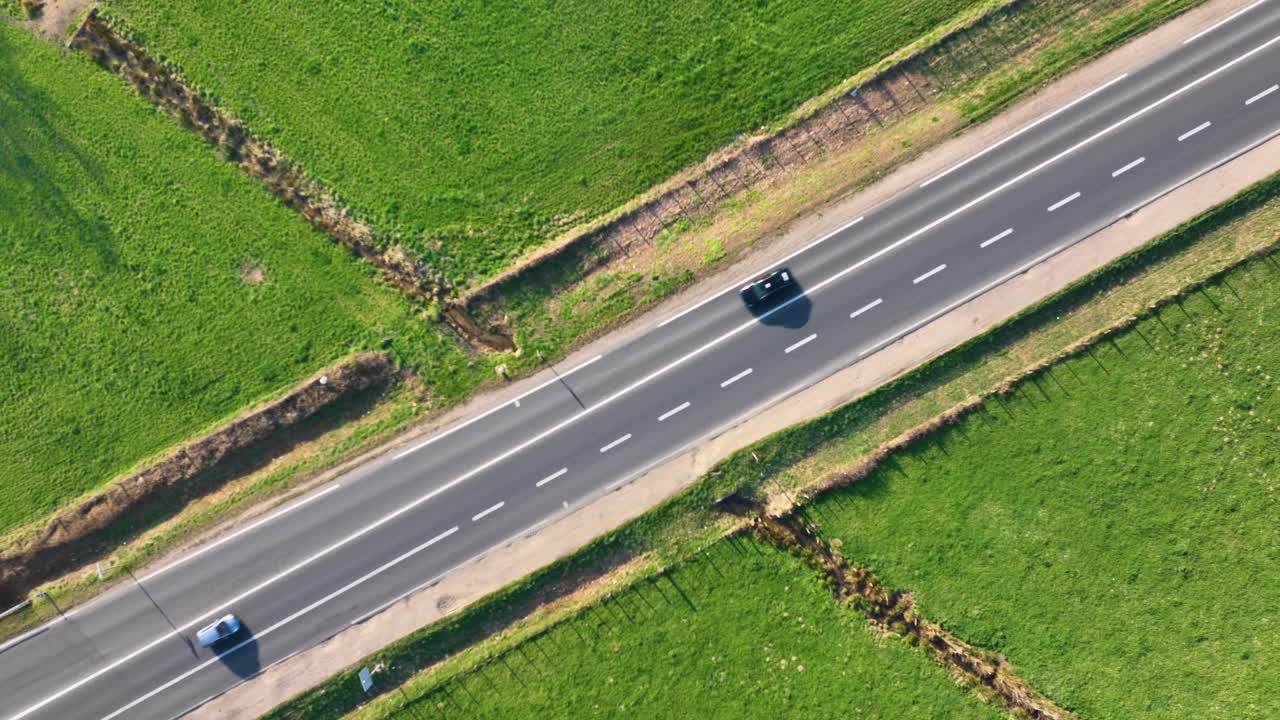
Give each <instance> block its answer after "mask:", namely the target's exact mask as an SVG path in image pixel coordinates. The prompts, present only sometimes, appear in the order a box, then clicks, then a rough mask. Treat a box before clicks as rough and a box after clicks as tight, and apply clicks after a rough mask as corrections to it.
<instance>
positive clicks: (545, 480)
mask: <svg viewBox="0 0 1280 720" xmlns="http://www.w3.org/2000/svg"><path fill="white" fill-rule="evenodd" d="M567 472H569V468H560V469H559V470H557V471H555V472H553V473H551V474H550V475H548V476H546V477H544V478H542V479H541V480H539V481H538V482H536V483H534V487H542V486H543V485H546V484H547V483H549V482H551V481H552V480H555V479H556V478H558V477H560V476H561V475H563V474H565V473H567Z"/></svg>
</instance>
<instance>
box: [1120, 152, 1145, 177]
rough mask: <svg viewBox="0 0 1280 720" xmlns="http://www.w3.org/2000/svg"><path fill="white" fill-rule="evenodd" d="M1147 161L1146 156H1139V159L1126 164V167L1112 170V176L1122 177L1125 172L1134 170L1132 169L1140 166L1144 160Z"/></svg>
mask: <svg viewBox="0 0 1280 720" xmlns="http://www.w3.org/2000/svg"><path fill="white" fill-rule="evenodd" d="M1146 161H1147V159H1146V158H1145V157H1140V158H1138V159H1137V160H1134V161H1133V162H1131V163H1129V164H1128V165H1125V166H1124V167H1122V168H1120V169H1118V170H1116V171H1114V172H1112V173H1111V177H1113V178H1118V177H1120V176H1121V175H1123V174H1125V173H1127V172H1129V171H1130V170H1132V169H1134V168H1136V167H1138V166H1139V165H1141V164H1142V163H1144V162H1146Z"/></svg>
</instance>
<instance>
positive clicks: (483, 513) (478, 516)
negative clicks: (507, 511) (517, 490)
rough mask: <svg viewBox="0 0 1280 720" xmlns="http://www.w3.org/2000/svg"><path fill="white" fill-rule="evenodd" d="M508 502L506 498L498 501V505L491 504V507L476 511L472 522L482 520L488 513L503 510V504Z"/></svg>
mask: <svg viewBox="0 0 1280 720" xmlns="http://www.w3.org/2000/svg"><path fill="white" fill-rule="evenodd" d="M506 504H507V503H506V501H505V500H504V501H502V502H500V503H498V504H497V505H493V506H491V507H487V508H485V509H484V510H481V511H480V512H478V513H476V514H475V515H472V516H471V522H479V521H480V520H481V519H483V518H484V517H485V516H486V515H492V514H493V513H496V512H498V511H499V510H501V509H502V506H503V505H506Z"/></svg>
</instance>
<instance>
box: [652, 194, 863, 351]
mask: <svg viewBox="0 0 1280 720" xmlns="http://www.w3.org/2000/svg"><path fill="white" fill-rule="evenodd" d="M864 219H866V216H865V215H859V216H858V217H856V218H854V219H853V220H851V221H850V222H847V223H845V224H844V225H841V226H840V227H838V228H836V229H835V230H832V231H831V232H829V233H827V234H826V235H823V236H822V237H820V238H818V239H817V240H814V241H813V242H811V243H809V244H808V245H805V246H804V247H802V248H800V249H799V250H797V251H795V252H793V253H791V254H790V255H787V256H786V257H784V258H782V259H780V260H776V261H774V263H773V264H772V265H770V267H777V266H778V265H781V264H782V263H784V262H786V261H788V260H790V259H791V258H793V257H795V256H797V255H799V254H801V253H803V252H806V251H808V250H811V249H813V248H815V247H817V246H818V245H820V244H822V243H824V242H826V241H827V240H830V239H831V238H833V237H835V236H836V235H839V234H840V233H842V232H844V231H845V230H848V229H849V228H851V227H853V226H854V225H857V224H858V223H860V222H862V221H863V220H864ZM763 273H764V270H759V271H757V272H754V273H752V274H751V275H750V276H749V277H745V278H743V279H741V280H739V281H738V282H736V283H734V284H732V285H730V286H729V287H727V288H724V289H722V290H720V291H719V292H717V293H715V294H714V295H710V296H708V297H705V298H703V299H702V300H699V301H698V302H696V303H694V304H693V305H690V306H689V307H687V308H685V309H683V310H681V311H680V312H678V313H676V314H675V315H672V316H671V317H669V318H667V319H666V320H663V321H662V322H660V323H658V327H663V326H665V325H667V324H668V323H673V322H675V321H676V320H679V319H680V318H682V317H684V316H685V315H688V314H689V313H691V312H693V311H694V310H697V309H698V308H700V307H702V306H703V305H706V304H707V303H709V302H711V301H712V300H715V299H716V298H718V297H720V296H721V295H723V294H725V293H727V292H729V291H730V290H737V289H738V288H740V287H742V286H743V285H746V284H747V283H749V282H751V281H752V280H754V279H756V278H757V277H759V276H760V275H761V274H763Z"/></svg>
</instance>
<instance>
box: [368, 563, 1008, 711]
mask: <svg viewBox="0 0 1280 720" xmlns="http://www.w3.org/2000/svg"><path fill="white" fill-rule="evenodd" d="M446 672H447V670H446ZM422 682H423V684H422V686H419V687H415V686H413V685H411V686H410V687H409V688H408V689H407V693H408V697H410V698H414V697H417V698H419V699H418V700H416V701H413V702H411V703H410V705H409V706H408V707H407V708H404V707H403V705H402V703H403V697H404V696H400V695H390V696H388V697H387V701H384V702H382V703H378V704H376V705H375V706H373V707H372V708H371V709H370V711H367V712H366V713H363V714H358V716H360V717H367V718H372V717H396V718H412V717H431V716H432V715H433V714H435V716H436V717H439V716H440V713H443V714H444V716H445V717H467V718H513V717H530V718H533V717H536V718H596V717H618V716H621V715H625V716H628V717H642V718H708V719H710V718H733V719H734V720H739V719H742V718H762V719H763V718H792V717H794V718H803V717H810V718H827V717H856V718H885V719H886V720H890V719H892V720H900V719H901V718H931V719H933V720H941V719H942V718H991V719H994V718H1000V717H1006V715H1005V714H1004V712H1003V711H1001V710H999V709H998V708H994V707H991V706H987V705H984V704H983V703H982V701H980V700H979V699H978V698H977V696H976V695H974V694H973V692H972V691H970V690H968V689H965V688H963V687H960V686H958V685H957V684H955V682H953V681H952V680H951V678H950V677H949V676H948V675H947V672H946V670H944V669H943V668H942V667H941V666H940V665H938V664H936V663H935V662H933V661H932V660H931V659H929V658H928V657H927V656H926V655H925V654H924V652H923V651H921V650H919V649H917V648H913V647H912V646H910V645H908V644H907V643H906V642H904V641H902V640H900V639H897V638H877V637H875V636H874V635H873V634H872V632H871V631H869V630H868V629H867V628H866V627H865V625H864V620H863V619H862V616H861V615H859V614H857V613H856V612H854V611H852V610H849V609H845V608H842V607H841V606H840V605H839V604H838V603H837V601H836V600H835V597H834V596H833V595H832V593H831V591H830V590H829V589H827V588H825V587H824V586H823V585H822V583H821V582H820V581H819V578H818V576H817V575H816V574H815V573H814V571H813V570H811V569H810V568H809V567H808V566H806V565H805V564H804V563H803V562H802V561H800V560H798V559H796V558H793V557H791V556H789V555H787V554H785V553H784V552H782V551H779V550H777V549H775V548H773V547H772V546H769V545H766V544H763V543H760V542H758V541H755V540H753V539H750V538H747V539H735V540H732V541H722V542H719V543H717V544H716V545H714V546H712V547H711V548H710V549H709V550H708V554H707V556H706V557H705V558H704V559H699V560H696V561H694V562H691V563H689V564H687V565H684V566H682V567H680V568H678V569H676V570H674V571H672V572H670V573H667V574H664V575H660V576H657V577H656V578H653V579H650V580H643V581H641V582H639V583H638V584H637V585H635V586H633V587H632V588H630V589H628V590H626V591H624V592H622V593H620V594H619V595H617V596H615V597H613V598H611V599H609V600H607V601H606V602H604V603H603V604H600V603H597V604H595V605H591V606H589V607H588V609H587V610H586V611H585V612H583V613H581V614H580V615H578V616H576V617H574V618H573V619H570V620H567V621H565V622H562V623H560V624H559V625H556V626H554V627H553V628H552V629H551V630H549V631H548V632H547V633H545V634H543V635H540V636H536V637H535V638H534V639H532V640H529V641H526V642H525V643H523V644H521V645H519V646H517V647H516V648H515V649H513V650H509V651H508V652H506V653H505V654H504V655H501V656H499V657H498V658H497V659H496V660H493V661H491V662H489V663H488V664H485V665H483V666H481V667H480V668H479V669H477V670H473V671H471V672H463V673H460V674H455V675H453V676H452V677H451V678H449V679H443V678H434V677H428V678H426V679H425V680H424V681H422Z"/></svg>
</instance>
